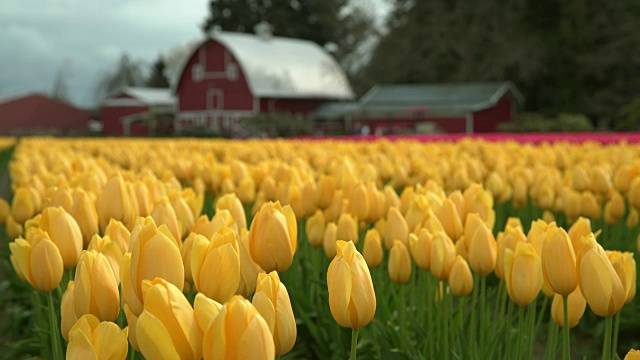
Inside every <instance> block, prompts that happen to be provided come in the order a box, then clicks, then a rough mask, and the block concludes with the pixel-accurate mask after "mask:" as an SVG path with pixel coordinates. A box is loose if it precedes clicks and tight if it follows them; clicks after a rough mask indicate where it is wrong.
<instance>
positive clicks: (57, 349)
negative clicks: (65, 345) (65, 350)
mask: <svg viewBox="0 0 640 360" xmlns="http://www.w3.org/2000/svg"><path fill="white" fill-rule="evenodd" d="M47 303H48V305H49V329H50V335H51V345H52V347H53V358H54V359H55V360H62V359H63V356H62V344H61V343H60V330H59V329H58V325H59V324H60V322H59V321H58V319H57V315H56V307H55V305H54V304H53V295H52V294H51V292H48V293H47Z"/></svg>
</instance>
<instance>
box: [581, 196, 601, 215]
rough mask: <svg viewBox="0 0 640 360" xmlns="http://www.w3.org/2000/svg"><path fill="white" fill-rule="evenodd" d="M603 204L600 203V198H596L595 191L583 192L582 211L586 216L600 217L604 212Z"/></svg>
mask: <svg viewBox="0 0 640 360" xmlns="http://www.w3.org/2000/svg"><path fill="white" fill-rule="evenodd" d="M601 206H602V205H601V204H600V202H599V201H598V199H596V197H595V195H593V193H591V192H589V191H585V192H583V193H582V204H581V208H582V213H583V214H584V215H585V216H587V217H589V218H591V219H593V220H598V219H600V215H601V214H602V210H601Z"/></svg>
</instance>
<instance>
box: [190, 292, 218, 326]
mask: <svg viewBox="0 0 640 360" xmlns="http://www.w3.org/2000/svg"><path fill="white" fill-rule="evenodd" d="M220 309H222V305H221V304H220V303H218V302H217V301H215V300H211V299H209V298H208V297H206V296H205V295H203V294H202V293H198V294H197V295H196V299H195V301H194V303H193V311H194V313H195V315H196V321H197V323H198V326H199V327H200V330H202V332H203V333H204V332H205V331H206V330H207V328H208V327H209V325H211V323H212V322H213V320H214V319H215V318H216V316H217V315H218V313H219V312H220Z"/></svg>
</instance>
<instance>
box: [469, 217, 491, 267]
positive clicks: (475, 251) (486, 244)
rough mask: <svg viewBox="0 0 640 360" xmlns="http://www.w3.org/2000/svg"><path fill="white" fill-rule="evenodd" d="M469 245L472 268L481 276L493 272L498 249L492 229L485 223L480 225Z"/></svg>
mask: <svg viewBox="0 0 640 360" xmlns="http://www.w3.org/2000/svg"><path fill="white" fill-rule="evenodd" d="M465 239H466V237H465ZM468 246H469V247H468V249H467V252H468V255H467V257H468V258H469V265H470V266H471V269H472V270H473V271H474V272H476V273H478V274H479V275H481V276H487V275H489V274H491V273H492V272H493V270H494V269H495V267H496V257H497V255H498V249H497V245H496V240H495V238H494V237H493V234H492V233H491V230H489V228H488V227H487V226H486V225H485V224H484V223H482V224H480V225H479V226H478V228H477V229H476V231H475V232H474V234H473V237H472V238H471V241H470V242H469V245H468Z"/></svg>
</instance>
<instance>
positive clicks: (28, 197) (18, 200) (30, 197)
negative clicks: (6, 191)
mask: <svg viewBox="0 0 640 360" xmlns="http://www.w3.org/2000/svg"><path fill="white" fill-rule="evenodd" d="M37 210H38V209H37V207H36V204H35V203H34V194H33V193H32V192H31V190H29V188H27V187H19V188H18V189H17V190H16V191H15V192H14V194H13V200H12V201H11V216H12V217H13V220H14V221H15V222H16V223H18V224H24V222H25V221H27V220H28V219H30V218H32V217H33V216H34V215H35V214H36V211H37Z"/></svg>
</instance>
